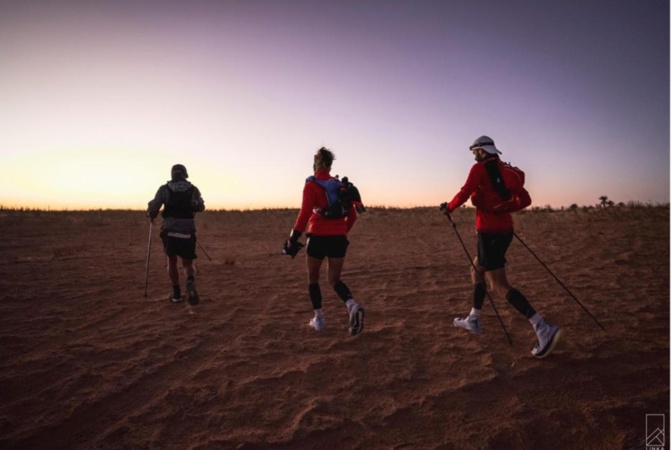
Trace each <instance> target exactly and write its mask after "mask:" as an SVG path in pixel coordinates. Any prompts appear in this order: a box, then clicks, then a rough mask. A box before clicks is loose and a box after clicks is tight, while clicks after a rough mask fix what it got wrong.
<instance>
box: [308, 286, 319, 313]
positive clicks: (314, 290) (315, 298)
mask: <svg viewBox="0 0 671 450" xmlns="http://www.w3.org/2000/svg"><path fill="white" fill-rule="evenodd" d="M308 291H309V292H310V301H311V302H312V309H315V310H316V309H322V291H321V289H319V283H310V285H309V286H308Z"/></svg>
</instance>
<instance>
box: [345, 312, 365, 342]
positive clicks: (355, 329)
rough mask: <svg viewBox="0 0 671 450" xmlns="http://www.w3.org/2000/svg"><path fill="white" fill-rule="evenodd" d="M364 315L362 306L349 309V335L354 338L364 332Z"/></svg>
mask: <svg viewBox="0 0 671 450" xmlns="http://www.w3.org/2000/svg"><path fill="white" fill-rule="evenodd" d="M363 315H364V310H363V307H362V306H359V305H353V306H352V307H351V308H350V309H349V334H351V335H352V336H356V335H357V334H359V333H361V332H362V331H363Z"/></svg>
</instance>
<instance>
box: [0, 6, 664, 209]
mask: <svg viewBox="0 0 671 450" xmlns="http://www.w3.org/2000/svg"><path fill="white" fill-rule="evenodd" d="M669 37H670V32H669V2H668V0H589V1H585V0H564V1H552V0H506V1H500V0H449V1H447V0H445V1H427V0H415V1H397V0H384V1H382V0H370V1H367V0H341V1H328V0H327V1H320V0H311V1H304V0H272V1H271V0H267V1H266V0H230V1H226V0H220V1H214V0H211V1H207V0H190V1H176V0H164V1H153V0H145V1H129V0H115V1H96V0H88V1H84V0H81V1H75V0H72V1H70V0H61V1H58V2H49V1H34V0H22V1H16V0H13V1H8V0H0V61H2V63H1V64H2V66H1V67H2V68H1V70H0V167H2V169H3V172H4V173H3V176H2V177H1V178H0V206H2V207H11V208H16V207H29V208H40V209H47V208H48V209H99V208H102V209H108V208H111V209H117V208H121V209H144V208H146V205H147V202H148V201H149V200H150V199H151V198H153V196H154V194H155V192H156V190H157V189H158V187H159V186H160V185H161V184H164V183H165V182H166V181H167V180H168V179H169V178H170V168H171V166H172V165H173V164H177V163H180V164H184V165H185V166H186V167H187V170H188V172H189V176H190V177H189V180H190V181H191V182H192V183H194V184H195V185H196V186H197V187H198V188H199V189H200V191H201V192H202V195H203V198H204V200H205V204H206V206H207V207H208V208H210V209H256V208H285V207H290V208H298V207H299V206H300V200H301V192H302V189H303V185H304V180H305V178H306V177H308V176H309V175H311V174H312V158H313V155H314V153H315V152H316V151H317V149H318V148H319V147H321V146H326V147H327V148H330V149H331V150H332V151H333V152H334V153H335V155H336V160H335V162H334V164H333V168H332V175H336V174H338V175H340V176H341V177H342V176H348V177H349V179H350V180H351V181H352V182H353V183H354V184H355V185H356V186H357V187H358V188H359V190H360V192H361V194H362V198H363V200H364V203H365V204H367V205H369V206H387V207H392V206H399V207H413V206H436V205H439V204H440V203H441V202H443V201H449V200H451V199H452V197H453V196H454V195H455V194H456V193H457V192H458V190H459V189H460V187H461V186H462V185H463V184H464V182H465V180H466V177H467V175H468V171H469V169H470V167H471V166H472V164H474V161H473V155H472V154H471V152H470V151H469V150H468V147H469V146H470V144H471V143H472V142H473V141H474V140H475V139H476V138H477V137H478V136H480V135H488V136H490V137H492V138H493V139H494V140H495V142H496V145H497V147H499V148H500V149H501V150H502V152H503V154H502V155H501V157H502V159H503V160H504V161H507V162H510V163H512V164H513V165H515V166H518V167H520V168H521V169H522V170H524V172H525V173H526V185H525V186H526V188H527V190H528V191H529V192H530V193H531V197H532V199H533V205H534V206H546V205H549V206H553V207H561V206H569V205H572V204H578V205H594V204H597V203H599V197H600V196H602V195H606V196H608V198H609V199H611V200H613V201H614V202H616V203H618V202H624V203H627V202H630V201H634V202H643V203H653V204H655V203H668V202H669V171H670V162H669V154H670V146H669V104H670V99H671V97H670V93H669V82H670V79H669V54H670V52H669Z"/></svg>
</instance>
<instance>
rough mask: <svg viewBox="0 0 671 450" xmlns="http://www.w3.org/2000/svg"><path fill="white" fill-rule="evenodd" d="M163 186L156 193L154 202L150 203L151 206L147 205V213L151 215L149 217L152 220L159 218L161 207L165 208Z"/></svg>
mask: <svg viewBox="0 0 671 450" xmlns="http://www.w3.org/2000/svg"><path fill="white" fill-rule="evenodd" d="M162 191H163V186H161V187H160V188H158V190H157V191H156V195H155V196H154V198H153V199H152V200H150V201H149V204H148V205H147V213H148V214H149V217H151V218H152V219H154V218H156V216H158V212H159V211H160V210H161V206H163V192H162Z"/></svg>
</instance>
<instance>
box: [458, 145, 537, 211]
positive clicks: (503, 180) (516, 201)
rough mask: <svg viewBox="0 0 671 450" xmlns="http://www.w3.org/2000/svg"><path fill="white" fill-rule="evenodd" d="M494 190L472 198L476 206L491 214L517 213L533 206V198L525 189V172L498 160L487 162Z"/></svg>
mask: <svg viewBox="0 0 671 450" xmlns="http://www.w3.org/2000/svg"><path fill="white" fill-rule="evenodd" d="M484 164H485V170H486V171H487V175H489V182H490V183H491V186H492V188H493V189H492V190H489V189H484V190H478V191H477V192H476V193H474V194H473V195H472V196H471V202H472V203H473V205H474V206H477V207H479V208H483V209H485V210H487V211H490V212H507V213H511V212H516V211H519V210H521V209H524V208H526V207H527V206H529V205H530V204H531V197H530V196H529V193H528V192H527V191H526V189H524V172H523V171H522V170H521V169H520V168H519V167H515V166H513V165H510V164H509V163H505V162H503V161H501V160H500V159H498V158H492V159H489V160H487V161H485V163H484Z"/></svg>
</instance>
